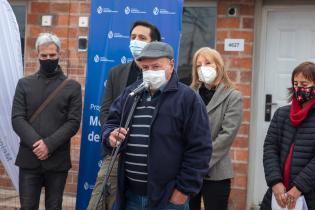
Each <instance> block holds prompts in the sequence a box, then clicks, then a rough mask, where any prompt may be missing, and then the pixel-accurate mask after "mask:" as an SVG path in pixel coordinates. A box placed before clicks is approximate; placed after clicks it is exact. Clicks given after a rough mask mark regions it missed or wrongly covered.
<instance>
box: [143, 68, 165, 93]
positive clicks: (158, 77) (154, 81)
mask: <svg viewBox="0 0 315 210" xmlns="http://www.w3.org/2000/svg"><path fill="white" fill-rule="evenodd" d="M142 75H143V82H145V83H147V84H148V85H149V87H150V89H152V90H157V89H159V88H160V87H161V86H162V85H164V84H166V82H167V81H166V77H165V70H146V71H143V72H142Z"/></svg>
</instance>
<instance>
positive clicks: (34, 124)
mask: <svg viewBox="0 0 315 210" xmlns="http://www.w3.org/2000/svg"><path fill="white" fill-rule="evenodd" d="M35 47H36V50H37V53H38V59H39V63H40V68H39V70H38V71H37V72H36V73H35V74H32V75H30V76H27V77H24V78H22V79H20V80H19V82H18V84H17V87H16V90H15V95H14V100H13V106H12V126H13V129H14V131H15V132H16V133H17V135H18V136H19V137H20V148H19V152H18V155H17V158H16V165H17V166H19V168H20V171H19V173H20V174H19V192H20V203H21V210H38V208H39V200H40V194H41V188H42V187H44V188H45V207H46V210H61V209H62V196H63V191H64V187H65V184H66V179H67V175H68V170H69V169H70V168H71V160H70V139H71V137H72V136H74V135H75V134H76V132H77V131H78V129H79V127H80V121H81V109H82V93H81V85H80V84H79V83H78V82H76V81H74V80H70V79H67V77H66V76H65V75H64V74H63V72H62V70H61V67H60V66H59V65H58V62H59V57H60V40H59V38H58V37H57V36H56V35H53V34H50V33H42V34H40V35H39V37H38V38H37V40H36V44H35Z"/></svg>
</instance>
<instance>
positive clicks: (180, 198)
mask: <svg viewBox="0 0 315 210" xmlns="http://www.w3.org/2000/svg"><path fill="white" fill-rule="evenodd" d="M187 199H188V196H187V195H185V194H184V193H182V192H180V191H179V190H177V189H174V191H173V193H172V196H171V199H170V202H171V203H172V204H175V205H183V204H184V203H185V202H186V201H187Z"/></svg>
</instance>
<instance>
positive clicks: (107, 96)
mask: <svg viewBox="0 0 315 210" xmlns="http://www.w3.org/2000/svg"><path fill="white" fill-rule="evenodd" d="M113 101H114V96H113V73H112V71H110V72H109V75H108V79H107V82H106V87H105V91H104V95H103V101H102V105H101V114H100V121H101V125H103V124H104V123H105V121H106V118H107V116H108V113H109V108H110V105H111V104H112V102H113Z"/></svg>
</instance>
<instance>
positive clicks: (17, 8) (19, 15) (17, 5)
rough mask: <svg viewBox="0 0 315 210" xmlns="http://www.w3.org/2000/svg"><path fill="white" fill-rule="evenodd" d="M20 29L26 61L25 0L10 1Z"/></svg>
mask: <svg viewBox="0 0 315 210" xmlns="http://www.w3.org/2000/svg"><path fill="white" fill-rule="evenodd" d="M10 5H11V7H12V10H13V12H14V14H15V17H16V20H17V23H18V25H19V30H20V38H21V49H22V60H23V62H24V46H25V23H26V5H25V4H24V3H23V2H10Z"/></svg>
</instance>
